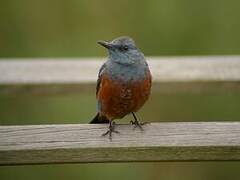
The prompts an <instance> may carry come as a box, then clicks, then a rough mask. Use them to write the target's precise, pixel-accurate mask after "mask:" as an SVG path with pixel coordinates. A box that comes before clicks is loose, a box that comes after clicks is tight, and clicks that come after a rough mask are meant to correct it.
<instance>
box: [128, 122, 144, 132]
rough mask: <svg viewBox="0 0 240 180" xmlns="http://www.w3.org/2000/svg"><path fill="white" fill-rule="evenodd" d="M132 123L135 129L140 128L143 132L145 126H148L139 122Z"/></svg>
mask: <svg viewBox="0 0 240 180" xmlns="http://www.w3.org/2000/svg"><path fill="white" fill-rule="evenodd" d="M130 123H131V124H132V125H134V129H135V128H137V127H138V128H139V129H140V130H141V131H143V127H142V126H143V125H145V124H147V123H146V122H139V121H136V120H135V121H130Z"/></svg>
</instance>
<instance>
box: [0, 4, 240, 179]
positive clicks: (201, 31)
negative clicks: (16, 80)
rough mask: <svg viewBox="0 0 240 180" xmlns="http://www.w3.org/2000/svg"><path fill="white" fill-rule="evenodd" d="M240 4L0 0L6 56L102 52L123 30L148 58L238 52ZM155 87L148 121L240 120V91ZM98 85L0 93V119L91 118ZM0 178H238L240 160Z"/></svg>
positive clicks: (20, 172)
mask: <svg viewBox="0 0 240 180" xmlns="http://www.w3.org/2000/svg"><path fill="white" fill-rule="evenodd" d="M239 7H240V1H237V0H218V1H215V0H201V1H200V0H148V1H140V0H138V1H137V0H132V1H126V0H121V1H112V0H111V1H110V0H107V1H97V0H69V1H62V0H58V1H56V0H52V1H46V0H42V1H36V0H21V1H18V0H1V1H0V57H86V56H87V57H93V56H104V55H106V52H105V51H104V50H103V49H102V48H100V47H98V46H97V45H96V41H97V40H99V39H104V40H111V39H113V38H115V37H117V36H121V35H128V36H131V37H133V38H134V39H135V41H136V43H137V45H138V46H139V47H140V49H142V50H143V51H144V53H145V55H147V56H159V55H223V54H224V55H226V54H229V55H230V54H231V55H232V54H239V53H240V35H239V32H240V20H239V19H240V11H239ZM63 73H64V72H63ZM96 73H97V72H96ZM154 86H155V88H154V90H153V92H152V96H151V98H150V100H149V101H148V103H147V104H146V105H145V106H144V108H143V109H142V110H141V111H140V112H139V116H140V117H141V119H143V120H145V121H146V120H148V121H216V120H220V121H221V120H232V121H237V120H240V112H239V107H240V92H239V90H235V89H228V90H223V91H222V90H220V89H221V88H220V89H219V87H222V86H224V85H222V84H215V85H209V86H212V89H213V90H211V91H199V90H193V91H192V90H191V91H170V92H168V91H160V89H161V84H160V85H154ZM0 88H1V87H0ZM223 89H224V88H223ZM94 91H95V89H94V87H93V85H90V86H89V87H86V88H83V90H82V91H79V93H72V94H38V95H36V94H35V95H33V94H27V93H25V94H15V95H14V94H0V124H1V125H7V124H8V125H11V124H52V123H87V122H88V121H89V120H90V119H91V118H92V117H93V115H94V114H95V109H96V105H95V104H96V100H95V92H94ZM129 119H130V118H129V117H127V118H125V120H124V122H127V121H129ZM0 179H1V180H15V179H20V180H28V179H36V180H38V179H39V180H42V179H46V180H48V179H60V180H65V179H71V180H72V179H73V180H75V179H105V180H108V179H109V180H110V179H115V180H118V179H138V180H142V179H144V180H145V179H161V180H164V179H167V180H172V179H180V180H181V179H182V180H203V179H204V180H226V179H231V180H235V179H236V180H237V179H240V162H184V163H183V162H178V163H166V162H164V163H110V164H74V165H39V166H11V167H0Z"/></svg>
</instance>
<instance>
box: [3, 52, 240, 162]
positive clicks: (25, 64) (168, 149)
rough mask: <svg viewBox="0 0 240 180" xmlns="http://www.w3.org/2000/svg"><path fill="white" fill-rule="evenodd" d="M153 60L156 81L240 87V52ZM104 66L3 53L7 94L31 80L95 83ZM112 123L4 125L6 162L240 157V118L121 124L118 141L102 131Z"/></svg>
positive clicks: (36, 82)
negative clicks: (7, 56)
mask: <svg viewBox="0 0 240 180" xmlns="http://www.w3.org/2000/svg"><path fill="white" fill-rule="evenodd" d="M148 59H149V65H150V68H151V70H152V74H153V80H154V82H155V84H156V83H160V84H161V83H166V82H174V83H175V82H177V83H180V84H181V83H183V84H188V83H189V84H191V83H195V84H198V83H201V82H208V83H215V82H221V83H229V82H231V84H232V86H231V88H235V87H238V88H239V82H240V57H239V56H226V57H174V58H164V57H163V58H148ZM101 64H102V61H101V60H93V59H89V60H87V59H85V60H83V59H81V60H80V59H79V60H77V59H76V60H73V59H61V60H59V61H58V60H55V59H48V60H46V59H16V60H13V59H10V60H7V59H5V60H4V59H2V60H0V93H6V92H10V93H15V92H16V91H15V89H18V88H19V87H23V86H28V85H32V86H36V87H42V86H45V88H48V87H51V86H52V85H53V84H55V85H56V86H59V85H60V86H61V85H66V84H81V85H83V84H84V83H92V84H95V81H96V77H97V72H98V69H99V67H100V65H101ZM74 87H75V86H71V88H74ZM13 89H14V90H13ZM93 96H94V94H93ZM0 118H1V117H0ZM106 129H107V125H106V124H105V125H89V124H74V125H73V124H65V125H25V126H0V165H16V164H46V163H86V162H130V161H131V162H139V161H205V160H240V122H177V123H174V122H172V123H165V122H162V123H149V124H146V125H144V131H140V130H138V129H133V127H132V126H131V125H117V130H118V131H119V132H120V133H119V134H114V135H113V138H112V141H110V140H109V139H108V138H107V137H103V136H101V134H102V133H103V132H105V131H106Z"/></svg>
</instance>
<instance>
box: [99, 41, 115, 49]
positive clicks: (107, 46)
mask: <svg viewBox="0 0 240 180" xmlns="http://www.w3.org/2000/svg"><path fill="white" fill-rule="evenodd" d="M97 43H98V44H100V45H101V46H103V47H105V48H107V49H111V48H112V44H111V43H109V42H106V41H98V42H97Z"/></svg>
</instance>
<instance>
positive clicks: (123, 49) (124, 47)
mask: <svg viewBox="0 0 240 180" xmlns="http://www.w3.org/2000/svg"><path fill="white" fill-rule="evenodd" d="M119 50H120V51H127V50H128V46H127V45H125V46H120V47H119Z"/></svg>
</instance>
